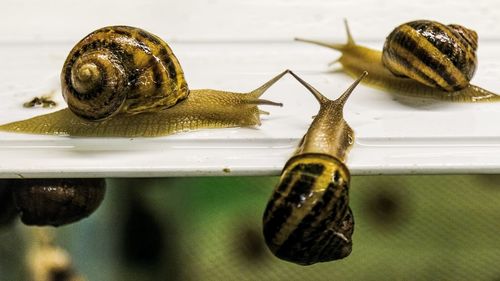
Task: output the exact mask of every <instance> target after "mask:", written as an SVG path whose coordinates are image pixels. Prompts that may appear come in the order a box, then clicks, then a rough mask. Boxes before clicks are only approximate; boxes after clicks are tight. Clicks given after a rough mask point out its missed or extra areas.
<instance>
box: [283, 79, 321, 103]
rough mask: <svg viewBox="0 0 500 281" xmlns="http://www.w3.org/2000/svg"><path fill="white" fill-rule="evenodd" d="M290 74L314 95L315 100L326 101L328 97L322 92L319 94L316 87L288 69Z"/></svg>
mask: <svg viewBox="0 0 500 281" xmlns="http://www.w3.org/2000/svg"><path fill="white" fill-rule="evenodd" d="M290 74H291V75H292V76H293V77H295V79H297V81H299V83H300V84H302V85H303V86H304V87H306V89H308V90H309V92H311V93H312V94H313V95H314V97H315V98H316V100H318V102H319V103H320V104H325V103H326V102H328V101H329V99H328V98H326V97H325V96H324V95H323V94H321V93H320V92H319V91H318V90H316V88H314V87H313V86H311V85H310V84H309V83H307V82H306V81H304V80H303V79H302V78H300V77H299V76H298V75H297V74H295V73H293V71H290Z"/></svg>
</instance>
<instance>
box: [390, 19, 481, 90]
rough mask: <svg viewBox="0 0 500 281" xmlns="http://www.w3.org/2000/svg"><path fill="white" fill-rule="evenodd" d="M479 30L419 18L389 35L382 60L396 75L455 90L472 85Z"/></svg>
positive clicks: (443, 88) (431, 85)
mask: <svg viewBox="0 0 500 281" xmlns="http://www.w3.org/2000/svg"><path fill="white" fill-rule="evenodd" d="M477 40H478V37H477V33H476V32H475V31H473V30H470V29H467V28H465V27H463V26H460V25H457V24H451V25H444V24H441V23H438V22H435V21H429V20H417V21H412V22H408V23H404V24H402V25H400V26H398V27H396V28H395V29H394V30H393V31H392V32H391V33H390V34H389V36H387V38H386V40H385V44H384V48H383V51H382V62H383V64H384V65H385V66H386V67H387V69H389V70H390V71H391V72H392V73H393V74H394V75H396V76H400V77H409V78H412V79H414V80H416V81H419V82H420V83H422V84H425V85H427V86H430V87H435V88H440V89H442V90H444V91H447V92H455V91H458V90H461V89H464V88H465V87H467V86H468V85H469V81H470V80H471V79H472V77H473V75H474V72H475V71H476V67H477V57H476V50H477Z"/></svg>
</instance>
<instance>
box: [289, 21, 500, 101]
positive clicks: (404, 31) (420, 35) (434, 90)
mask: <svg viewBox="0 0 500 281" xmlns="http://www.w3.org/2000/svg"><path fill="white" fill-rule="evenodd" d="M345 28H346V33H347V43H345V44H336V43H327V42H320V41H314V40H307V39H301V38H296V40H297V41H302V42H307V43H313V44H317V45H321V46H324V47H328V48H331V49H334V50H337V51H340V52H341V56H340V58H338V59H337V60H336V61H335V62H339V63H340V64H341V65H342V70H343V71H345V72H346V73H347V74H348V75H350V76H352V77H354V78H356V77H359V75H361V73H362V72H363V71H368V73H370V75H369V76H368V77H367V78H366V79H364V80H363V83H365V84H368V85H370V86H373V87H375V88H379V89H383V90H387V91H389V92H393V93H396V94H401V95H406V96H414V97H422V98H431V99H435V100H443V101H452V102H478V101H500V96H499V95H498V94H495V93H493V92H490V91H488V90H485V89H483V88H481V87H478V86H475V85H472V84H470V83H469V81H470V80H471V79H472V77H473V75H474V72H475V70H476V67H477V57H476V49H477V46H478V43H477V41H478V36H477V33H476V32H475V31H473V30H470V29H467V28H465V27H462V26H460V25H457V24H451V25H444V24H441V23H438V22H436V21H430V20H416V21H411V22H407V23H404V24H401V25H399V26H398V27H396V28H395V29H394V30H393V31H392V32H391V33H390V34H389V35H388V36H387V38H386V40H385V43H384V48H383V50H382V52H381V51H378V50H374V49H371V48H367V47H364V46H361V45H358V44H356V43H355V42H354V39H353V37H352V35H351V32H350V30H349V27H348V25H347V21H345Z"/></svg>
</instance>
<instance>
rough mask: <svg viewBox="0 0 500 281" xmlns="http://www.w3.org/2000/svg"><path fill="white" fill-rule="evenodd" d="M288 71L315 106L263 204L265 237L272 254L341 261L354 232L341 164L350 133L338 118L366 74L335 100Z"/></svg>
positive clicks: (345, 173) (298, 260)
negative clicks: (307, 91)
mask: <svg viewBox="0 0 500 281" xmlns="http://www.w3.org/2000/svg"><path fill="white" fill-rule="evenodd" d="M290 73H291V74H292V75H293V76H294V77H295V78H296V79H297V80H298V81H299V82H300V83H302V84H303V85H304V86H305V87H306V88H307V89H308V90H309V91H310V92H311V93H312V94H313V95H314V96H315V98H316V99H317V100H318V102H319V103H320V110H319V112H318V114H317V115H316V117H315V118H314V120H313V122H312V124H311V125H310V127H309V129H308V131H307V133H306V134H305V135H304V137H303V138H302V141H301V142H300V144H299V147H298V148H297V150H296V151H295V154H294V155H293V157H291V158H290V159H289V160H288V162H287V163H286V164H285V167H284V168H283V171H282V173H281V177H280V180H279V183H278V184H277V186H276V187H275V189H274V191H273V194H272V196H271V198H270V199H269V202H268V203H267V206H266V209H265V211H264V216H263V233H264V238H265V241H266V244H267V246H268V247H269V249H270V250H271V251H272V252H273V254H274V255H276V256H277V257H279V258H281V259H283V260H287V261H290V262H293V263H297V264H300V265H310V264H314V263H317V262H326V261H332V260H336V259H342V258H344V257H346V256H348V255H349V254H350V253H351V250H352V239H351V237H352V234H353V231H354V217H353V215H352V212H351V209H350V208H349V183H350V173H349V169H348V168H347V167H346V165H345V164H344V162H345V159H346V155H347V152H348V150H349V149H350V147H351V146H352V144H353V142H354V132H353V131H352V129H351V128H350V127H349V125H348V124H347V123H346V121H345V120H344V118H343V108H344V104H345V102H346V101H347V99H348V97H349V95H350V94H351V93H352V91H353V90H354V88H355V87H356V86H357V85H358V83H359V82H360V81H361V80H362V79H363V77H365V76H366V74H367V73H366V72H364V73H363V74H362V75H361V76H360V77H359V78H358V79H357V80H356V82H354V84H352V85H351V87H349V89H347V91H345V92H344V94H342V95H341V96H340V97H339V98H338V99H336V100H329V99H328V98H326V97H325V96H323V95H322V94H321V93H319V92H318V91H317V90H316V89H314V88H313V87H312V86H311V85H309V84H308V83H307V82H305V81H304V80H302V79H301V78H299V77H298V76H297V75H295V74H294V73H292V72H290Z"/></svg>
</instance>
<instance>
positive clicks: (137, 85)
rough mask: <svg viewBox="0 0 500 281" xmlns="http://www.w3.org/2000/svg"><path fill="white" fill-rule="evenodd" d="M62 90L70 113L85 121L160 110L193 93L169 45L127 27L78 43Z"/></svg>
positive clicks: (113, 28) (107, 29)
mask: <svg viewBox="0 0 500 281" xmlns="http://www.w3.org/2000/svg"><path fill="white" fill-rule="evenodd" d="M61 87H62V93H63V96H64V99H65V100H66V102H67V103H68V107H69V108H70V110H71V111H72V112H73V113H75V114H76V115H77V116H79V117H81V118H83V119H86V120H103V119H106V118H108V117H110V116H112V115H114V114H117V113H129V114H136V113H140V112H148V111H149V112H150V111H158V110H162V109H165V108H168V107H171V106H172V105H174V104H176V103H177V102H179V101H180V100H182V99H184V98H186V97H187V95H188V93H189V90H188V86H187V83H186V81H185V79H184V73H183V71H182V68H181V66H180V64H179V62H178V60H177V58H176V57H175V55H174V54H173V52H172V50H171V49H170V47H169V46H168V45H167V43H165V42H164V41H163V40H162V39H160V38H159V37H157V36H155V35H153V34H151V33H149V32H147V31H145V30H142V29H139V28H135V27H129V26H110V27H104V28H101V29H98V30H96V31H94V32H92V33H90V34H89V35H87V36H86V37H85V38H83V39H82V40H81V41H80V42H79V43H78V44H76V46H75V47H73V49H72V50H71V52H70V53H69V55H68V57H67V59H66V61H65V63H64V66H63V69H62V73H61Z"/></svg>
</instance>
